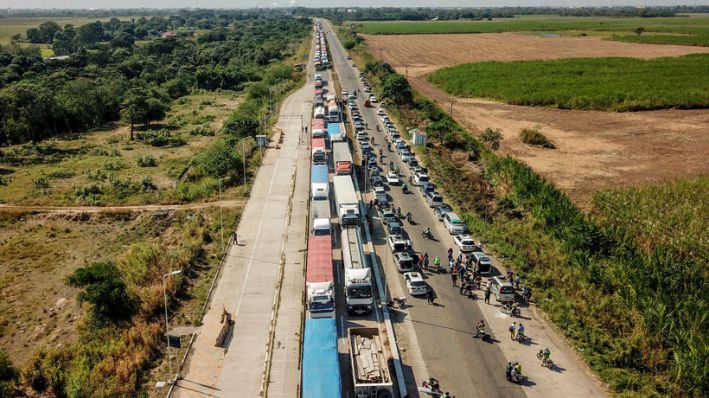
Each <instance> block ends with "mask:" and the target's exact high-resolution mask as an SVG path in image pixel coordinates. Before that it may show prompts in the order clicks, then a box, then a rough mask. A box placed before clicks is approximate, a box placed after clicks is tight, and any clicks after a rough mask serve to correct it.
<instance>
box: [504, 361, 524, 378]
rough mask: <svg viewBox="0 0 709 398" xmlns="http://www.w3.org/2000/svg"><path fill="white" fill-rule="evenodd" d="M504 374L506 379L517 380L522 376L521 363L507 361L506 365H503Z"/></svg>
mask: <svg viewBox="0 0 709 398" xmlns="http://www.w3.org/2000/svg"><path fill="white" fill-rule="evenodd" d="M505 375H506V376H507V380H510V381H517V380H518V379H519V377H520V376H522V365H520V364H519V362H517V361H515V362H507V367H505Z"/></svg>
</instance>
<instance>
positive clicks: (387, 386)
mask: <svg viewBox="0 0 709 398" xmlns="http://www.w3.org/2000/svg"><path fill="white" fill-rule="evenodd" d="M347 337H348V341H349V349H350V366H352V384H353V386H354V393H355V395H354V396H355V397H357V398H372V397H374V398H392V397H393V396H394V383H393V382H392V379H391V372H389V360H390V356H391V354H390V350H389V345H388V344H387V343H386V342H385V340H384V336H383V335H382V334H381V333H380V332H379V329H378V328H349V329H347Z"/></svg>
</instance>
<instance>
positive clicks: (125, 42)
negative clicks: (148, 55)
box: [111, 32, 135, 48]
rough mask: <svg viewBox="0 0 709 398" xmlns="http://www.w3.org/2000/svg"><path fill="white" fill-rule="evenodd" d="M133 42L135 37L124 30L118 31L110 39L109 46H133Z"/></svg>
mask: <svg viewBox="0 0 709 398" xmlns="http://www.w3.org/2000/svg"><path fill="white" fill-rule="evenodd" d="M133 44H135V38H134V37H133V35H131V34H130V33H126V32H121V33H119V34H118V35H117V36H116V37H114V38H113V40H111V47H113V48H133Z"/></svg>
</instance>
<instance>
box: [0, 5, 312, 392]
mask: <svg viewBox="0 0 709 398" xmlns="http://www.w3.org/2000/svg"><path fill="white" fill-rule="evenodd" d="M311 28H312V21H311V20H309V19H303V18H294V17H291V16H288V15H285V14H284V13H282V12H280V11H273V12H271V11H263V12H260V11H224V12H219V14H218V15H217V14H216V13H215V12H214V11H209V10H199V11H195V12H189V11H185V12H180V13H171V14H170V15H169V16H165V17H162V16H156V17H151V18H139V19H136V21H135V25H133V23H132V22H125V21H120V20H118V19H115V18H114V19H110V20H107V21H104V22H101V21H99V22H93V23H90V24H87V25H83V26H80V27H72V26H59V25H58V24H56V26H55V25H53V24H49V23H42V24H41V25H40V26H38V27H37V28H36V32H35V31H32V32H31V33H30V32H28V34H29V37H39V39H37V40H44V41H49V42H50V43H51V45H52V46H53V47H54V50H55V52H57V53H62V54H66V55H67V56H68V57H69V58H68V59H65V60H53V61H48V62H44V61H43V60H42V59H41V57H40V55H39V54H38V53H37V50H36V49H32V48H25V46H23V45H19V44H16V45H9V46H5V47H2V48H0V125H2V126H3V128H2V129H1V131H0V186H1V188H2V189H0V202H4V203H9V204H22V205H29V206H37V207H38V212H39V213H40V214H36V215H35V214H34V212H33V211H30V212H29V214H15V213H9V212H3V214H2V215H0V221H1V223H0V257H2V258H3V266H5V265H7V267H3V269H2V270H0V296H2V297H3V300H2V302H0V348H2V349H4V350H5V351H6V352H8V355H9V358H11V359H12V360H13V362H14V363H15V364H14V368H15V369H20V372H19V373H18V375H20V376H21V377H17V378H12V380H9V379H8V381H7V384H8V385H10V384H11V383H12V384H13V385H14V384H17V385H18V387H19V388H20V389H22V390H23V391H26V392H27V393H29V394H36V395H51V396H111V397H134V396H147V395H149V394H153V395H155V394H160V393H164V391H157V390H155V389H154V385H155V381H157V380H167V379H169V378H170V377H172V376H173V375H168V371H167V369H166V368H167V366H166V363H165V362H164V355H163V354H164V347H165V343H164V339H163V335H164V333H165V329H164V327H165V326H164V320H163V318H162V316H164V312H163V311H164V309H163V296H162V285H161V283H162V275H163V274H165V273H167V272H171V271H174V270H178V269H179V270H182V274H181V275H180V276H178V277H175V278H171V279H169V280H168V286H167V288H168V296H169V303H168V305H169V310H170V312H171V314H170V318H171V319H172V320H173V321H174V322H173V325H182V326H190V325H192V326H196V325H199V323H200V321H201V317H202V315H203V314H202V306H203V304H204V303H205V302H206V299H207V295H208V291H209V287H210V284H211V282H212V279H213V276H214V273H215V272H216V270H217V266H218V265H219V261H220V259H221V252H222V247H221V236H222V235H221V228H220V225H221V220H222V219H223V221H224V240H225V242H226V241H227V240H228V239H229V236H230V231H232V230H233V228H234V226H235V225H236V222H237V219H238V217H239V214H240V210H241V209H240V208H238V207H237V206H236V205H234V206H232V205H229V206H226V207H223V208H221V209H217V208H212V207H200V205H195V206H189V207H185V208H184V209H182V210H159V211H151V212H149V211H132V209H125V210H120V209H106V211H105V212H104V213H84V212H82V211H81V210H77V209H72V210H71V211H64V212H59V213H55V214H41V213H42V211H41V207H42V206H47V205H73V206H106V207H109V206H114V205H119V206H121V205H143V204H172V203H189V202H194V201H201V200H218V199H221V198H222V195H221V194H220V191H222V190H223V191H224V195H225V196H226V195H228V196H226V197H225V198H224V199H226V198H227V197H228V198H229V199H230V200H231V201H233V202H235V203H237V205H238V200H237V201H235V200H234V198H235V197H236V198H242V197H244V196H246V195H248V189H249V184H248V182H249V181H250V179H251V177H253V175H255V173H256V170H257V168H258V166H259V165H260V161H261V156H262V154H263V149H259V148H256V147H255V140H254V137H255V136H256V135H258V134H267V135H269V134H270V133H271V127H272V125H273V123H274V122H275V120H276V117H274V115H276V114H277V112H278V107H279V103H280V101H281V100H282V99H283V98H284V97H285V95H286V94H287V93H289V92H290V91H292V90H293V89H294V88H295V87H297V86H298V85H300V84H301V83H302V81H303V73H302V72H301V71H298V70H296V69H295V68H294V67H293V66H292V65H293V64H294V63H298V62H303V60H304V59H307V58H305V57H307V50H309V48H310V40H308V37H309V34H310V32H311ZM50 31H51V32H53V36H52V38H51V39H47V37H49V36H48V35H47V32H50ZM165 32H169V33H170V34H169V35H167V37H161V34H162V33H165ZM35 35H36V36H35ZM217 195H219V196H217ZM222 205H223V204H222ZM205 206H206V205H205ZM14 211H18V210H14ZM161 314H162V315H161ZM186 339H189V336H187V337H186ZM183 344H185V345H186V344H187V341H183ZM183 353H184V352H183V351H180V352H179V355H182V354H183ZM3 383H5V379H3V378H2V377H0V386H2V387H0V388H4V387H5V384H3Z"/></svg>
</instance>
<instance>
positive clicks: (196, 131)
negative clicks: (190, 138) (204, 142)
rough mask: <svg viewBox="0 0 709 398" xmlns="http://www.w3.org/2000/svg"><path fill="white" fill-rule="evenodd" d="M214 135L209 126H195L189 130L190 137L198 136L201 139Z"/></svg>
mask: <svg viewBox="0 0 709 398" xmlns="http://www.w3.org/2000/svg"><path fill="white" fill-rule="evenodd" d="M214 134H215V132H214V130H212V129H211V128H210V127H209V126H197V127H195V128H193V129H192V130H190V135H195V136H196V135H199V136H203V137H213V136H214Z"/></svg>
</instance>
